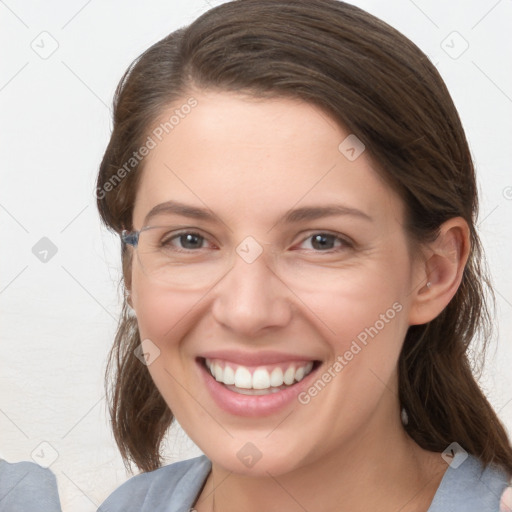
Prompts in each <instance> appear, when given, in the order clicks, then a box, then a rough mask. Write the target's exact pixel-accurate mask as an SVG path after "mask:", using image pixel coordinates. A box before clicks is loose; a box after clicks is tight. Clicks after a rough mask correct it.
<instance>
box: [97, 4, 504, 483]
mask: <svg viewBox="0 0 512 512" xmlns="http://www.w3.org/2000/svg"><path fill="white" fill-rule="evenodd" d="M202 89H203V90H205V89H215V90H220V91H226V92H230V91H232V92H244V93H248V94H251V95H253V96H259V97H290V98H299V99H302V100H304V101H306V102H309V103H312V104H314V105H316V106H318V107H320V108H322V109H324V110H325V111H326V112H328V113H329V114H330V115H331V116H332V117H333V118H334V119H336V120H338V122H339V123H340V125H341V126H344V127H345V128H346V129H348V130H349V132H350V133H354V134H356V135H357V137H358V138H359V139H360V140H361V141H362V142H363V143H364V144H365V146H366V150H367V151H368V153H369V155H370V157H371V158H372V160H373V161H374V163H375V165H376V168H377V170H378V172H379V174H380V175H381V176H382V177H383V178H384V179H386V180H387V181H388V182H389V183H390V184H391V185H392V186H393V187H394V188H395V189H396V190H397V191H398V192H399V194H400V195H401V197H402V198H403V201H404V204H405V207H406V226H405V227H406V229H407V231H408V233H409V235H410V240H411V241H412V242H413V245H414V246H419V244H421V242H425V241H428V240H432V239H433V238H435V237H436V235H437V233H438V228H439V226H440V225H441V224H442V223H443V222H444V221H446V220H448V219H450V218H453V217H457V216H461V217H463V218H464V219H465V220H466V221H467V223H468V224H469V227H470V242H471V250H470V255H469V260H468V262H467V265H466V267H465V270H464V273H463V278H462V283H461V285H460V287H459V289H458V291H457V293H456V294H455V296H454V297H453V299H452V300H451V302H450V303H449V304H448V306H447V307H446V308H445V309H444V311H443V312H442V313H441V314H440V315H439V316H438V317H437V318H435V319H434V320H432V321H431V322H429V323H427V324H425V325H415V326H411V327H410V328H409V330H408V332H407V335H406V338H405V341H404V345H403V348H402V352H401V355H400V360H399V368H398V371H399V398H400V403H401V406H402V407H405V409H406V411H407V412H408V416H409V422H408V424H407V425H406V426H405V428H406V430H407V432H408V434H409V435H410V436H411V437H412V438H413V439H414V440H415V441H416V443H417V444H418V445H420V446H421V447H422V448H424V449H427V450H431V451H438V452H440V451H443V450H444V449H445V448H446V447H447V446H448V445H449V444H450V443H452V442H453V441H457V442H458V443H459V444H460V445H461V446H462V447H463V448H464V449H465V450H466V451H467V452H469V453H471V454H473V455H475V456H476V457H478V458H479V459H480V460H481V461H482V463H483V464H484V466H487V465H488V464H489V463H496V464H499V465H501V466H502V467H504V468H506V470H507V471H508V472H509V473H511V474H512V447H511V445H510V441H509V439H508V438H507V434H506V432H505V430H504V427H503V425H502V423H501V422H500V420H499V419H498V417H497V415H496V413H495V412H494V410H493V408H492V407H491V405H490V404H489V402H488V400H487V399H486V397H485V395H484V394H483V392H482V391H481V389H480V388H479V386H478V384H477V382H476V380H475V377H474V375H473V372H472V370H476V369H477V368H476V367H475V368H473V369H472V367H471V364H470V360H469V357H468V350H469V349H470V342H471V341H472V340H473V339H475V338H476V335H477V334H478V333H479V332H480V333H481V334H482V341H483V343H482V350H481V353H480V356H481V357H480V358H479V360H480V367H479V368H480V370H481V368H482V367H483V362H484V359H483V354H484V353H485V349H486V346H487V341H488V340H489V335H490V332H491V322H490V318H491V317H490V314H489V305H488V303H487V302H488V301H487V300H486V295H485V293H486V290H491V289H490V286H489V282H488V279H487V277H486V274H485V272H484V267H483V255H482V250H481V245H480V241H479V238H478V235H477V233H476V230H475V221H476V218H477V211H478V203H477V188H476V180H475V172H474V168H473V162H472V159H471V155H470V151H469V148H468V144H467V141H466V137H465V134H464V131H463V128H462V125H461V122H460V119H459V116H458V113H457V111H456V109H455V106H454V104H453V102H452V100H451V97H450V95H449V93H448V91H447V89H446V86H445V84H444V82H443V80H442V79H441V77H440V75H439V73H438V72H437V70H436V68H435V67H434V66H433V65H432V63H431V62H430V61H429V59H428V58H427V56H426V55H424V54H423V53H422V52H421V50H419V49H418V48H417V47H416V46H415V45H414V44H413V43H412V42H411V41H410V40H409V39H407V38H406V37H405V36H403V35H402V34H400V33H399V32H397V31H396V30H395V29H393V28H392V27H390V26H389V25H387V24H386V23H384V22H382V21H380V20H379V19H377V18H375V17H373V16H371V15H370V14H368V13H366V12H364V11H362V10H361V9H359V8H357V7H354V6H352V5H349V4H346V3H343V2H339V1H336V0H296V1H289V0H238V1H234V2H229V3H225V4H222V5H220V6H218V7H216V8H214V9H211V10H209V11H208V12H206V13H205V14H203V15H202V16H200V17H199V18H198V19H197V20H196V21H194V22H193V23H192V24H191V25H189V26H187V27H185V28H181V29H179V30H177V31H175V32H173V33H171V34H170V35H169V36H167V37H165V38H164V39H162V40H161V41H159V42H157V43H156V44H154V45H153V46H152V47H151V48H149V49H148V50H147V51H145V52H144V53H143V54H142V55H141V56H140V57H139V58H138V59H136V60H135V61H134V62H133V63H132V65H131V66H130V68H129V69H128V70H127V71H126V73H125V74H124V76H123V77H122V79H121V81H120V83H119V85H118V87H117V90H116V94H115V100H114V126H113V132H112V136H111V139H110V142H109V144H108V147H107V149H106V151H105V154H104V157H103V160H102V162H101V167H100V171H99V176H98V182H97V186H98V188H97V190H98V191H99V193H98V208H99V211H100V214H101V217H102V220H103V221H104V222H105V224H106V225H107V226H108V227H109V228H111V229H112V230H114V231H115V232H117V233H120V232H121V230H122V229H123V228H126V229H130V228H131V227H132V213H133V205H134V201H135V194H136V192H137V183H138V179H139V178H138V177H139V176H140V173H141V171H142V168H143V165H144V161H143V160H142V161H141V162H140V164H138V165H137V166H136V167H135V168H134V170H133V171H132V172H129V173H126V176H124V175H123V179H122V180H120V181H119V183H116V186H115V187H114V189H113V190H111V191H109V192H108V193H106V192H105V191H106V184H107V182H109V180H112V178H113V177H114V175H116V173H118V171H119V169H120V167H121V166H123V164H124V163H125V162H127V161H128V160H129V159H130V158H131V156H132V154H133V152H134V151H137V149H138V148H140V147H141V145H142V144H143V142H144V140H145V139H146V138H147V136H148V133H149V130H150V128H151V127H152V124H153V123H155V122H156V120H157V119H158V118H159V117H160V116H161V115H162V112H163V111H164V109H166V108H169V107H170V106H171V105H175V104H176V102H177V101H184V100H183V98H186V97H187V95H190V94H191V91H194V90H202ZM117 176H119V175H117ZM111 183H112V181H111ZM122 261H123V271H124V278H125V282H124V284H125V286H126V288H127V289H129V288H130V264H131V262H130V259H129V253H128V252H127V251H126V247H124V246H122ZM488 297H490V298H491V299H492V298H493V296H492V291H491V293H490V294H489V295H488ZM128 311H129V310H128V307H127V305H126V301H125V303H124V307H123V312H122V316H121V319H120V322H119V326H118V330H117V335H116V338H115V343H114V346H113V348H112V351H111V353H110V358H109V364H108V366H107V373H106V375H107V377H106V384H107V394H108V397H109V407H110V414H111V418H112V427H113V431H114V436H115V440H116V442H117V445H118V447H119V449H120V451H121V454H122V456H123V460H124V461H125V464H128V462H129V461H133V462H135V464H136V465H137V466H138V467H139V468H140V469H141V470H143V471H150V470H153V469H156V468H157V467H159V466H160V465H161V461H162V459H161V454H160V448H161V445H162V440H163V438H164V436H165V434H166V432H167V430H168V428H169V426H170V424H171V422H172V420H173V415H172V412H171V411H170V410H169V408H168V407H167V405H166V403H165V402H164V400H163V398H162V396H161V395H160V393H159V392H158V390H157V388H156V386H155V385H154V383H153V381H152V379H151V377H150V374H149V372H148V370H147V368H146V367H145V366H144V365H143V364H141V363H140V362H139V360H138V359H137V358H136V357H135V355H134V350H135V349H136V348H137V347H138V345H139V343H140V337H139V333H138V329H137V322H136V319H134V318H133V317H130V315H129V314H128Z"/></svg>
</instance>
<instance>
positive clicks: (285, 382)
mask: <svg viewBox="0 0 512 512" xmlns="http://www.w3.org/2000/svg"><path fill="white" fill-rule="evenodd" d="M196 362H197V364H198V366H199V369H200V373H201V376H202V380H203V382H204V384H205V386H206V388H207V389H208V390H209V392H210V395H211V398H212V399H213V402H214V403H216V404H217V405H218V406H219V407H220V408H221V409H223V410H224V411H226V412H228V413H230V414H233V415H236V416H252V417H256V416H266V415H271V414H273V413H276V412H278V411H280V410H282V409H283V408H284V407H286V406H287V405H291V404H293V403H294V402H297V396H298V395H299V393H300V392H301V391H303V390H304V389H307V387H308V386H310V385H311V383H312V382H313V380H314V379H315V376H316V374H317V371H318V368H319V367H320V366H321V365H322V361H319V360H294V361H281V362H279V363H271V364H258V365H257V366H250V365H242V364H238V363H234V362H233V361H228V360H225V359H218V358H213V357H212V358H206V357H198V358H196Z"/></svg>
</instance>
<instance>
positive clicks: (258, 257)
mask: <svg viewBox="0 0 512 512" xmlns="http://www.w3.org/2000/svg"><path fill="white" fill-rule="evenodd" d="M272 267H273V265H272V255H271V251H270V246H268V245H266V244H265V245H263V244H261V243H259V242H258V241H257V240H256V239H254V238H253V237H246V238H245V239H244V240H243V241H242V242H241V243H240V244H239V245H238V246H237V247H236V253H235V254H234V255H233V259H232V267H231V269H230V271H229V272H228V273H227V274H226V275H225V277H224V278H223V279H221V281H220V282H219V283H218V284H217V286H216V287H215V303H214V306H213V313H214V316H215V317H216V319H217V321H219V322H220V323H222V324H224V325H226V326H228V327H230V328H231V329H235V330H239V331H245V332H246V333H251V332H256V331H258V330H260V329H262V328H264V327H268V326H277V325H281V326H282V325H285V324H286V322H288V321H289V317H290V307H289V305H288V304H287V294H286V287H285V285H284V284H283V283H281V281H280V280H279V279H278V278H277V276H276V275H275V273H274V272H275V270H274V269H273V268H272Z"/></svg>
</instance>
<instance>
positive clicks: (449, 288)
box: [409, 217, 470, 325]
mask: <svg viewBox="0 0 512 512" xmlns="http://www.w3.org/2000/svg"><path fill="white" fill-rule="evenodd" d="M469 249H470V233H469V227H468V223H467V222H466V221H465V220H464V219H463V218H462V217H454V218H452V219H449V220H447V221H446V222H444V223H443V224H442V225H441V227H440V229H439V235H438V237H437V238H436V239H435V240H434V241H433V242H430V243H428V244H427V245H426V247H425V248H424V250H423V251H422V252H423V258H421V261H420V259H418V262H417V264H416V269H415V273H414V275H415V279H416V283H419V284H418V285H417V286H416V287H415V289H414V290H413V292H412V294H411V296H412V300H411V308H410V310H409V325H419V324H425V323H427V322H430V321H431V320H433V319H434V318H436V317H437V316H438V315H439V314H440V313H441V312H442V311H443V309H444V308H445V307H446V306H447V305H448V303H449V302H450V300H451V299H452V298H453V296H454V295H455V293H456V292H457V290H458V288H459V286H460V283H461V281H462V274H463V272H464V267H465V266H466V262H467V260H468V256H469ZM427 283H430V284H428V285H427Z"/></svg>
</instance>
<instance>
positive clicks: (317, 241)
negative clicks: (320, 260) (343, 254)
mask: <svg viewBox="0 0 512 512" xmlns="http://www.w3.org/2000/svg"><path fill="white" fill-rule="evenodd" d="M309 240H311V242H310V246H311V248H312V249H314V250H315V251H317V252H328V251H331V250H333V249H336V248H338V249H340V250H343V249H348V248H350V247H352V246H353V244H352V243H351V242H349V241H348V240H347V239H345V238H343V237H340V236H337V235H333V234H332V233H323V232H317V233H314V234H312V235H310V236H308V237H307V238H305V239H304V240H303V241H302V243H301V245H302V244H304V243H305V242H307V241H309Z"/></svg>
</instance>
